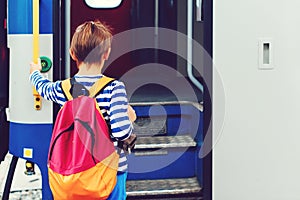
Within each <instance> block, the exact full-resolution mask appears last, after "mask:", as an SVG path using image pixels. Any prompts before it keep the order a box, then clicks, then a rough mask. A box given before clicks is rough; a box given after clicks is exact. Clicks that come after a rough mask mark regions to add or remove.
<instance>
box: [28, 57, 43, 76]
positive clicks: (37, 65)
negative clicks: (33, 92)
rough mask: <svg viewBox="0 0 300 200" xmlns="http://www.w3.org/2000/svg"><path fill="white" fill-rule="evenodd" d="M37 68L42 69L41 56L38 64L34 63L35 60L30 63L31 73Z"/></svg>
mask: <svg viewBox="0 0 300 200" xmlns="http://www.w3.org/2000/svg"><path fill="white" fill-rule="evenodd" d="M35 70H39V71H41V70H42V65H41V59H40V58H38V63H37V64H36V63H34V62H31V63H30V74H31V73H32V72H34V71H35Z"/></svg>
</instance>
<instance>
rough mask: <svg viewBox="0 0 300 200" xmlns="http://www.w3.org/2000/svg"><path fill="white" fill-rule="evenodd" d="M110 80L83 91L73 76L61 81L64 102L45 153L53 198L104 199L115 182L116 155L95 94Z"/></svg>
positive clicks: (100, 80) (106, 78) (98, 82)
mask: <svg viewBox="0 0 300 200" xmlns="http://www.w3.org/2000/svg"><path fill="white" fill-rule="evenodd" d="M112 81H113V79H111V78H108V77H105V76H103V77H102V78H100V79H99V80H98V81H96V82H95V84H94V85H93V86H92V88H91V89H90V90H87V89H86V88H85V87H84V86H83V85H81V84H79V83H77V82H76V80H75V78H74V77H73V78H71V79H67V80H64V81H62V83H61V86H62V89H63V92H64V94H65V96H66V97H67V99H68V101H67V102H66V103H65V104H64V105H63V107H62V108H61V109H60V111H59V112H58V115H57V118H56V120H55V125H54V129H53V133H52V138H51V141H50V149H49V155H48V173H49V184H50V188H51V191H52V194H53V197H54V199H58V200H62V199H64V200H65V199H72V200H76V199H78V200H84V199H88V200H92V199H106V198H107V197H108V196H109V195H110V193H111V192H112V190H113V189H114V187H115V184H116V176H117V169H118V161H119V155H118V154H117V153H116V151H115V147H114V145H113V142H112V141H111V139H110V134H109V128H108V126H107V124H106V122H105V119H104V118H103V116H102V114H101V111H100V108H99V106H98V104H97V102H96V99H95V97H96V96H97V94H99V93H100V91H101V90H102V89H103V88H104V87H105V86H106V85H107V84H108V83H110V82H112Z"/></svg>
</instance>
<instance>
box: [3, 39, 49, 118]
mask: <svg viewBox="0 0 300 200" xmlns="http://www.w3.org/2000/svg"><path fill="white" fill-rule="evenodd" d="M52 41H53V39H52V35H51V34H49V35H46V34H44V35H40V56H47V57H48V58H50V59H51V60H52V57H53V55H52ZM8 47H9V48H10V55H11V57H10V61H9V62H10V63H9V66H10V69H9V76H10V77H9V109H8V116H9V120H10V121H11V122H17V123H26V124H42V123H52V118H53V114H52V113H53V109H52V103H51V102H49V101H47V100H45V99H43V100H42V109H41V110H39V111H37V110H35V109H34V101H33V95H32V85H31V83H30V81H29V64H30V62H31V61H32V35H21V34H18V35H8ZM12 55H14V56H12ZM45 76H47V77H48V78H49V79H50V80H52V70H50V71H49V72H47V73H46V74H45Z"/></svg>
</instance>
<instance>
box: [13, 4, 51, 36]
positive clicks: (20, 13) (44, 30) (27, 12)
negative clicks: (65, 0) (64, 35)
mask: <svg viewBox="0 0 300 200" xmlns="http://www.w3.org/2000/svg"><path fill="white" fill-rule="evenodd" d="M52 4H53V3H52V0H43V1H40V23H39V25H40V34H49V33H53V27H52V13H53V11H52V10H53V9H52V7H53V6H52ZM8 20H9V21H8V34H32V0H9V1H8Z"/></svg>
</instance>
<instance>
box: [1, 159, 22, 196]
mask: <svg viewBox="0 0 300 200" xmlns="http://www.w3.org/2000/svg"><path fill="white" fill-rule="evenodd" d="M18 159H19V158H18V157H17V156H13V157H12V160H11V163H10V166H9V171H8V174H7V178H6V182H5V187H4V192H3V197H2V200H8V199H9V193H10V188H11V183H12V181H13V178H14V173H15V169H16V166H17V162H18Z"/></svg>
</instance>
